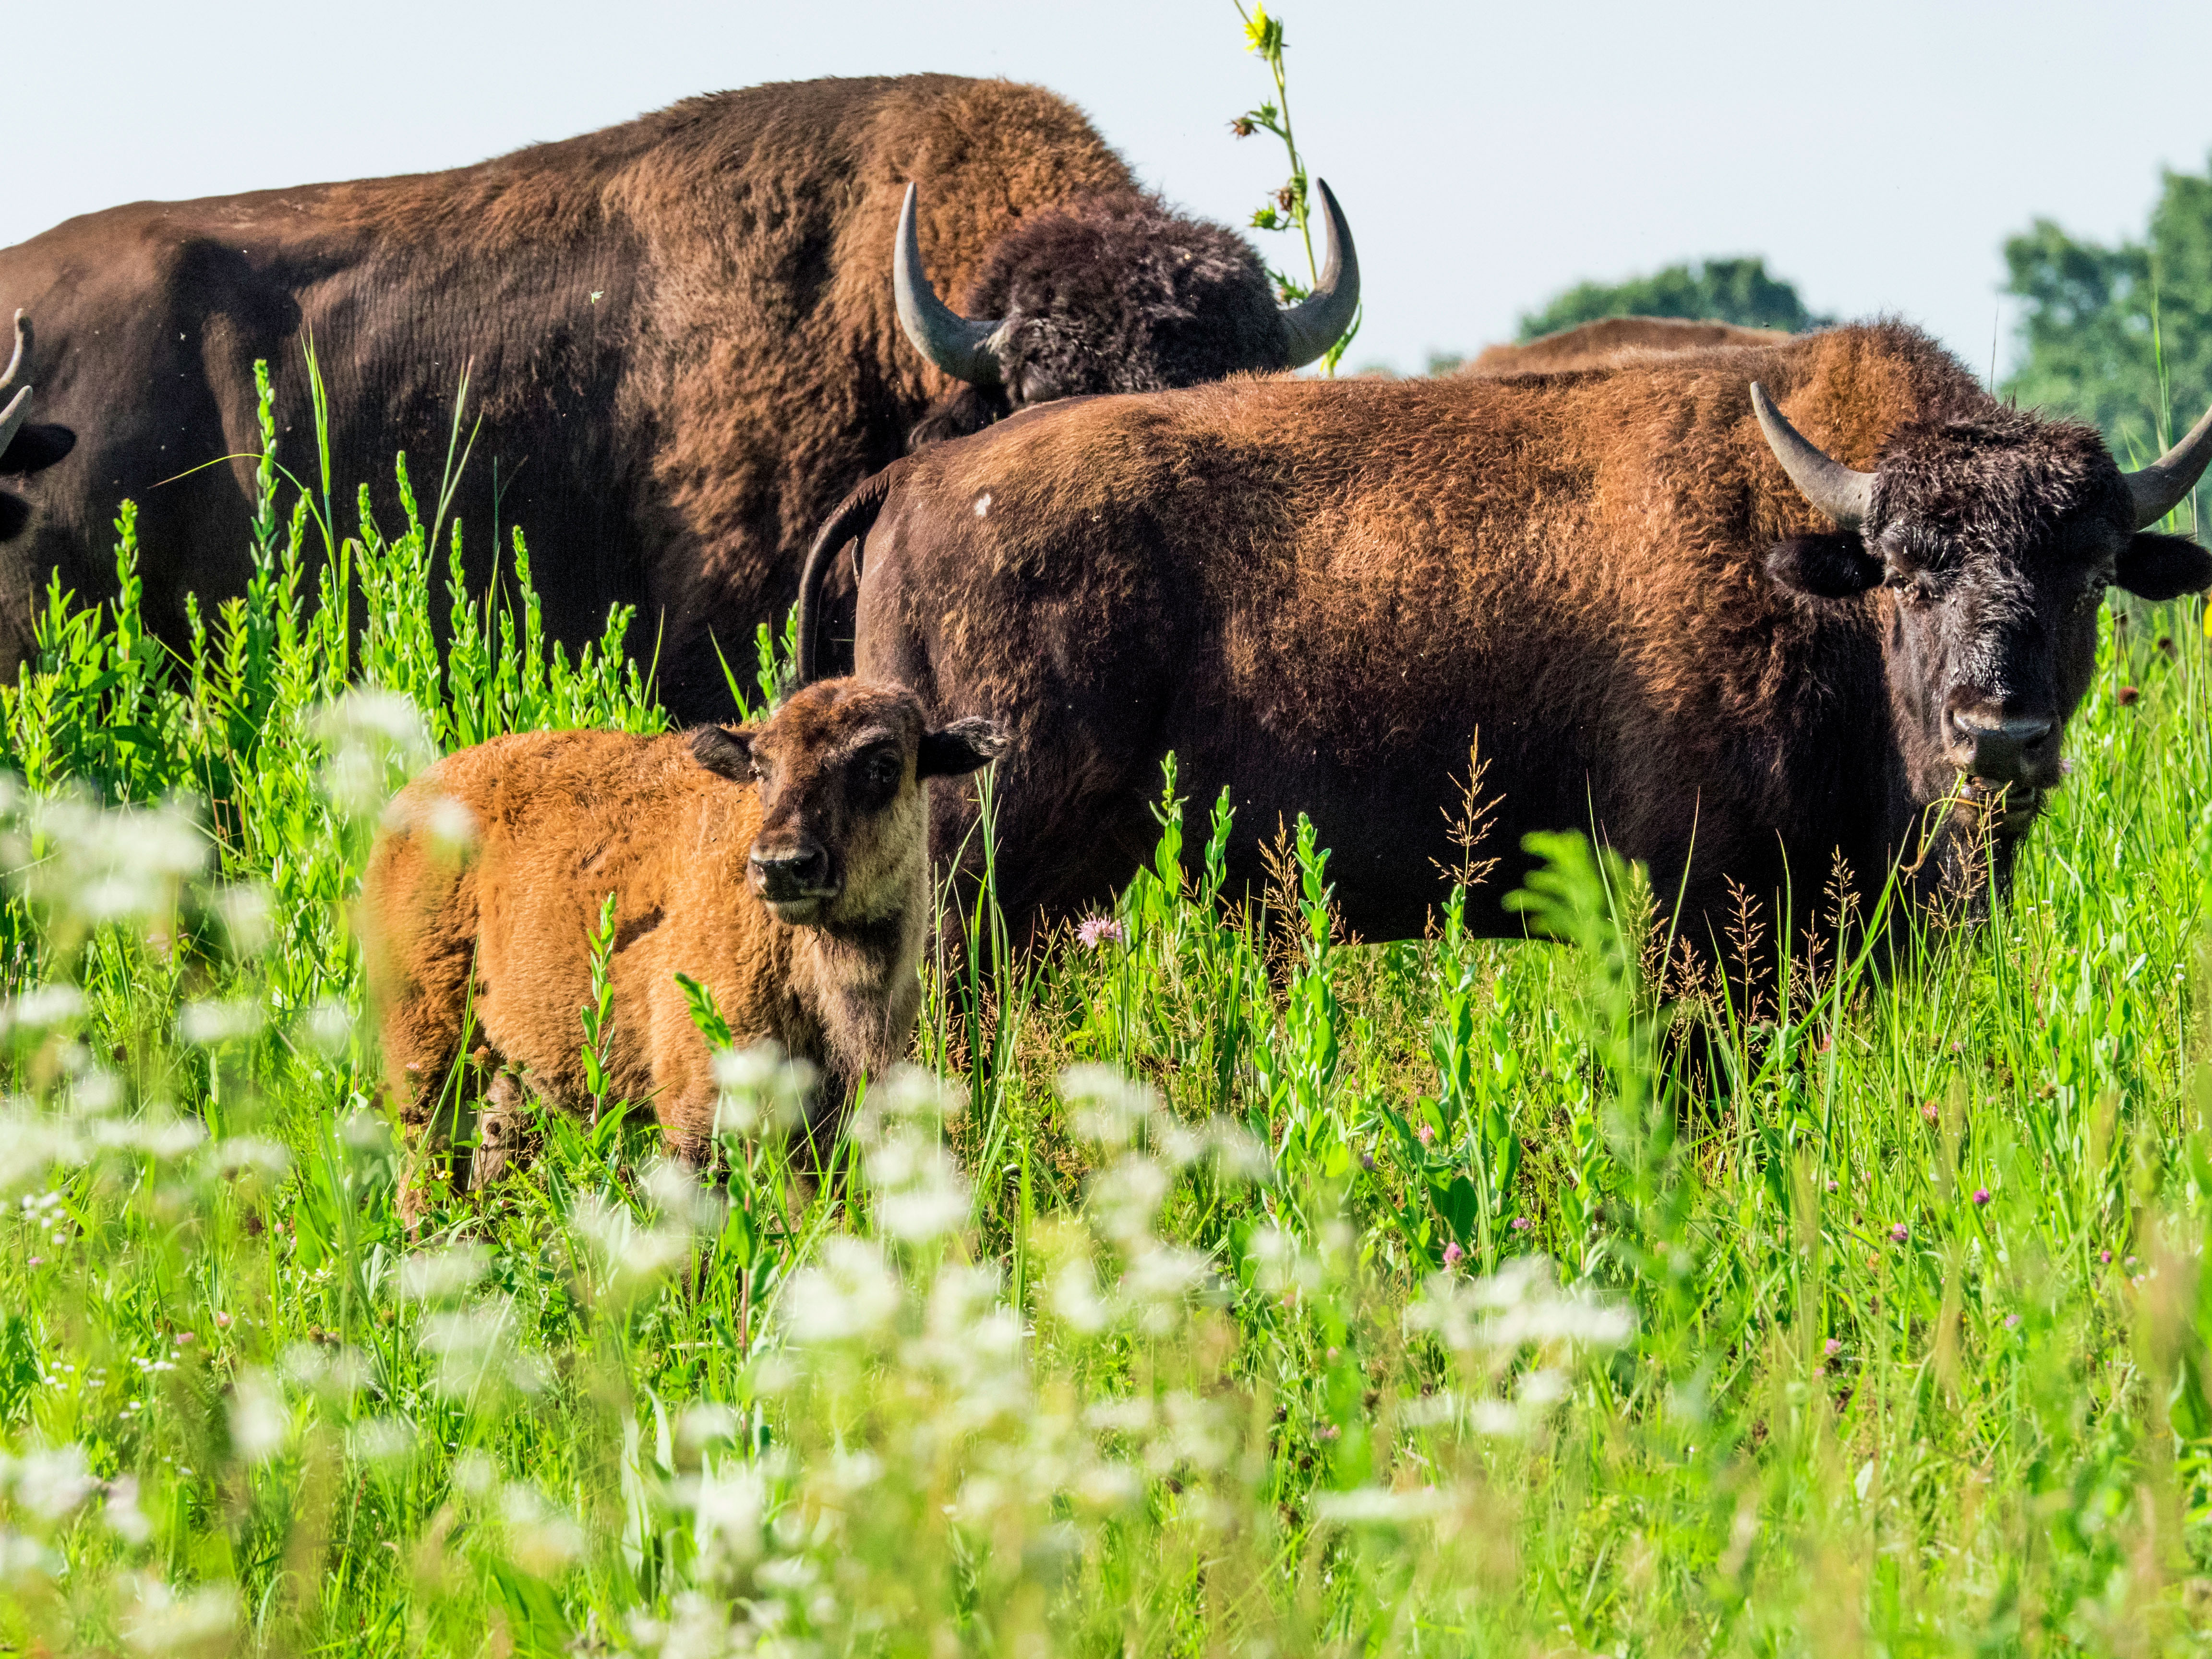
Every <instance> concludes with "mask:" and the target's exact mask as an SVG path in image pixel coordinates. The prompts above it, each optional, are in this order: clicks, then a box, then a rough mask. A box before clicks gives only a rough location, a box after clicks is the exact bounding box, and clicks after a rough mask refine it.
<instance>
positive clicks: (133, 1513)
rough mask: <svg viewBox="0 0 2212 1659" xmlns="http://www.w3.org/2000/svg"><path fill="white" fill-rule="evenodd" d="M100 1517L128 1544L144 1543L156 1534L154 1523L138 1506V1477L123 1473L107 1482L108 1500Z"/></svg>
mask: <svg viewBox="0 0 2212 1659" xmlns="http://www.w3.org/2000/svg"><path fill="white" fill-rule="evenodd" d="M100 1519H101V1520H103V1521H105V1522H107V1529H108V1530H109V1531H110V1532H112V1533H113V1534H115V1535H116V1536H117V1537H118V1538H120V1539H121V1540H122V1541H124V1542H125V1543H126V1544H143V1543H144V1542H145V1541H147V1540H148V1539H149V1538H151V1537H152V1536H153V1535H154V1523H153V1522H150V1521H149V1520H148V1519H147V1518H146V1512H145V1511H144V1510H142V1509H140V1508H139V1507H138V1477H137V1475H135V1474H121V1475H118V1476H116V1478H115V1479H114V1480H111V1481H109V1482H108V1483H107V1497H106V1501H105V1502H104V1503H103V1504H101V1505H100Z"/></svg>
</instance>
